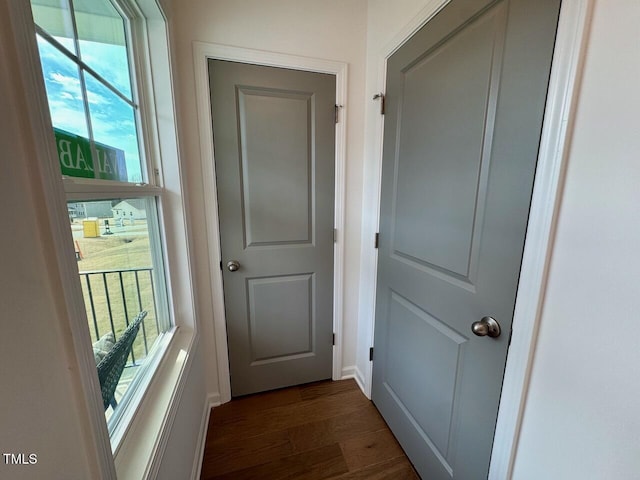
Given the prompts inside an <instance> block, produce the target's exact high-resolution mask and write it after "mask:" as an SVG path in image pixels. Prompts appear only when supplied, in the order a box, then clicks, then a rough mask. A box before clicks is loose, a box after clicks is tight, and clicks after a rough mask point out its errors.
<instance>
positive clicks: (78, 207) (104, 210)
mask: <svg viewBox="0 0 640 480" xmlns="http://www.w3.org/2000/svg"><path fill="white" fill-rule="evenodd" d="M67 210H68V211H69V217H70V218H72V219H74V218H91V217H95V218H110V217H111V214H112V212H111V201H110V200H103V201H95V202H73V203H68V204H67Z"/></svg>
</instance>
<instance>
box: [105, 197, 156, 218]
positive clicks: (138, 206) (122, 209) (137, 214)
mask: <svg viewBox="0 0 640 480" xmlns="http://www.w3.org/2000/svg"><path fill="white" fill-rule="evenodd" d="M111 212H112V217H113V218H114V219H116V220H118V219H124V220H143V219H146V218H147V210H146V209H145V208H144V201H143V200H140V199H137V198H134V199H129V200H123V201H121V202H119V203H117V204H116V205H114V206H113V208H111Z"/></svg>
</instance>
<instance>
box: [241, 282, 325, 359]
mask: <svg viewBox="0 0 640 480" xmlns="http://www.w3.org/2000/svg"><path fill="white" fill-rule="evenodd" d="M248 294H249V330H250V342H251V364H252V365H257V364H258V363H267V362H278V361H282V360H286V359H288V358H291V357H292V356H294V355H298V356H300V355H313V331H314V318H313V317H314V312H313V308H311V307H312V306H313V276H312V275H294V276H291V275H289V276H284V277H275V278H252V279H249V280H248ZM285 298H286V299H287V301H284V302H283V301H282V299H285ZM283 332H286V333H285V334H283Z"/></svg>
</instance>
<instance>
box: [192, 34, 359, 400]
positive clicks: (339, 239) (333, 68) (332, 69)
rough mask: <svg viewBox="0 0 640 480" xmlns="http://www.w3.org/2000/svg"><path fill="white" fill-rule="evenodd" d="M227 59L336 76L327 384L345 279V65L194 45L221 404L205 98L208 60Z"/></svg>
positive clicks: (215, 227)
mask: <svg viewBox="0 0 640 480" xmlns="http://www.w3.org/2000/svg"><path fill="white" fill-rule="evenodd" d="M210 59H214V60H228V61H233V62H238V63H248V64H253V65H261V66H268V67H281V68H289V69H292V70H302V71H307V72H315V73H328V74H331V75H335V77H336V105H339V112H338V116H339V121H338V122H337V123H336V130H335V166H336V168H335V201H334V212H335V213H334V228H335V229H336V241H335V242H334V262H333V332H334V333H335V341H334V346H333V366H332V379H333V380H340V379H341V378H344V376H343V372H342V321H343V319H342V305H343V278H344V222H345V178H346V132H347V130H346V125H347V108H346V106H347V85H348V84H347V64H346V63H343V62H336V61H332V60H324V59H319V58H310V57H300V56H296V55H287V54H282V53H275V52H268V51H263V50H253V49H248V48H240V47H233V46H229V45H221V44H217V43H206V42H194V44H193V61H194V67H195V82H196V102H197V109H198V125H199V133H200V164H201V168H202V182H203V186H204V211H205V215H206V232H207V243H208V245H209V249H208V251H209V258H208V264H209V275H210V281H211V287H212V302H211V308H212V310H213V334H214V341H215V345H216V359H217V369H218V385H219V389H220V392H219V393H220V399H219V401H220V403H225V402H228V401H229V400H231V382H230V378H229V355H228V343H227V323H226V314H225V305H224V289H223V284H222V271H221V270H220V262H221V261H222V258H221V248H220V220H219V218H218V195H217V190H216V180H215V179H216V176H215V161H214V153H213V123H212V120H211V98H210V96H209V70H208V61H209V60H210Z"/></svg>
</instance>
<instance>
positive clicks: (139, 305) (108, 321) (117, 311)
mask: <svg viewBox="0 0 640 480" xmlns="http://www.w3.org/2000/svg"><path fill="white" fill-rule="evenodd" d="M80 280H81V283H82V290H83V294H84V300H85V306H86V308H87V317H88V319H89V329H90V330H92V337H94V338H95V340H98V339H99V338H100V337H101V336H102V335H104V334H105V333H107V332H108V331H111V332H113V335H114V337H115V339H116V340H117V339H118V336H119V335H120V334H121V333H122V332H124V330H125V329H126V328H127V326H129V321H133V319H134V318H135V317H136V315H137V314H138V313H139V312H141V311H142V310H146V311H147V312H148V315H147V317H146V318H145V320H144V321H143V322H142V324H141V329H140V333H139V334H138V336H137V338H136V341H135V342H134V345H133V347H132V348H131V352H130V354H129V359H130V362H129V363H128V366H135V365H138V363H137V361H136V355H138V361H139V360H141V354H142V353H143V352H144V356H145V357H146V356H147V354H148V353H149V348H150V347H151V345H153V341H154V340H155V339H156V337H158V335H160V325H159V322H158V316H157V314H156V313H157V312H156V308H155V305H156V290H155V285H154V282H153V269H152V268H151V267H145V268H128V269H120V270H91V271H82V272H80ZM154 327H155V328H154ZM154 330H155V332H154ZM140 334H142V335H140Z"/></svg>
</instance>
